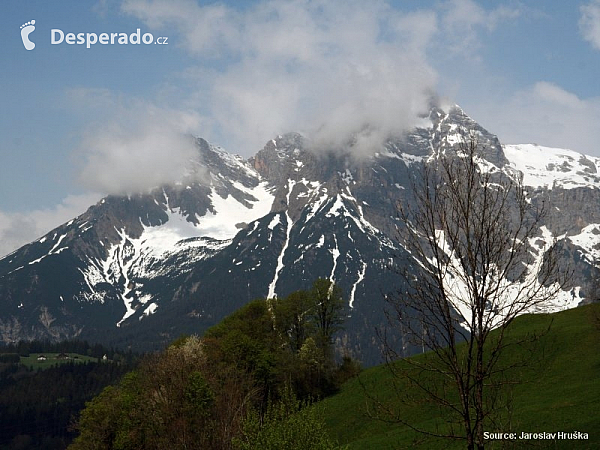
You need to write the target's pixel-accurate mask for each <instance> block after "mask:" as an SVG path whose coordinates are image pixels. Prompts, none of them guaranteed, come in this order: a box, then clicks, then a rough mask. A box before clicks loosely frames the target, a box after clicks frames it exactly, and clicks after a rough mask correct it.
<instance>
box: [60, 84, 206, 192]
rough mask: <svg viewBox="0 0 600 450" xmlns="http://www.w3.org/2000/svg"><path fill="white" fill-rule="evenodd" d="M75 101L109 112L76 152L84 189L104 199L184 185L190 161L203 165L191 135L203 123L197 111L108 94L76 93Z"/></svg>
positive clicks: (84, 90) (99, 91)
mask: <svg viewBox="0 0 600 450" xmlns="http://www.w3.org/2000/svg"><path fill="white" fill-rule="evenodd" d="M70 96H71V100H72V102H74V103H76V104H77V103H79V102H81V103H85V104H93V105H95V106H94V108H96V110H97V111H109V112H110V116H105V117H101V118H100V119H99V120H97V121H96V122H95V123H93V124H92V125H90V127H89V129H87V130H86V131H85V133H84V136H83V138H82V142H81V144H80V146H79V148H78V150H77V152H76V158H77V159H78V161H79V164H80V166H81V171H80V177H79V179H80V182H81V184H82V185H83V186H84V187H86V188H88V189H91V190H94V191H96V192H102V193H105V194H128V193H136V192H144V191H147V190H149V189H151V188H154V187H157V186H160V185H161V184H164V183H173V182H176V181H179V180H181V179H182V178H183V177H184V176H185V175H186V174H187V173H188V172H189V168H190V161H192V160H195V161H197V160H198V152H197V148H196V146H195V145H194V143H193V139H192V136H191V134H193V133H194V132H196V131H197V129H198V127H199V126H200V124H201V120H200V118H199V116H198V114H197V113H196V112H194V111H181V110H172V109H168V108H164V107H158V106H156V105H154V104H152V103H150V102H147V101H140V100H136V99H131V98H120V97H119V96H116V95H114V94H113V93H111V92H110V91H107V90H103V89H82V88H79V89H73V90H71V91H70ZM99 114H100V113H99ZM104 114H106V113H104Z"/></svg>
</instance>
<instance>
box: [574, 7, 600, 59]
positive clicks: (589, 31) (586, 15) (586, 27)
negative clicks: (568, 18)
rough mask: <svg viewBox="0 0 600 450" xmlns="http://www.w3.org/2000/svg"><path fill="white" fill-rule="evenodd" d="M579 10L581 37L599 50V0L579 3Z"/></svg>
mask: <svg viewBox="0 0 600 450" xmlns="http://www.w3.org/2000/svg"><path fill="white" fill-rule="evenodd" d="M579 10H580V12H581V18H580V19H579V30H580V32H581V34H582V35H583V38H584V39H585V40H586V41H588V42H590V43H591V44H592V46H593V47H594V48H595V49H597V50H600V0H594V1H592V2H590V3H588V4H585V5H581V6H580V8H579Z"/></svg>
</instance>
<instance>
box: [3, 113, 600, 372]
mask: <svg viewBox="0 0 600 450" xmlns="http://www.w3.org/2000/svg"><path fill="white" fill-rule="evenodd" d="M429 120H430V122H431V126H430V127H421V128H415V129H414V130H412V131H411V132H410V133H407V134H406V135H405V136H403V137H402V138H397V139H393V140H390V141H388V142H387V143H386V144H385V145H384V146H382V148H380V149H377V150H378V151H377V152H374V153H373V155H372V156H370V157H367V158H365V157H363V158H356V157H353V156H352V153H351V150H352V149H351V148H348V149H344V150H343V151H342V152H339V151H320V152H319V151H315V150H314V149H311V143H310V142H309V140H308V139H307V138H305V137H303V136H302V135H300V134H298V133H288V134H286V135H282V136H278V137H276V138H275V139H272V140H270V141H269V142H267V144H266V145H265V147H264V148H263V149H262V150H260V151H258V152H257V153H256V154H255V155H254V156H253V157H251V158H249V159H247V160H245V159H243V158H241V157H239V156H236V155H232V154H229V153H227V152H226V151H224V150H223V149H221V148H219V147H216V146H213V145H211V144H209V143H208V142H207V141H205V140H204V139H201V138H196V139H195V141H194V142H195V145H196V146H197V148H198V155H199V158H198V161H195V162H193V163H192V167H191V169H190V171H189V173H188V174H187V177H184V178H183V179H182V180H181V181H180V182H178V183H177V184H173V185H165V186H161V187H158V188H156V189H154V190H152V191H151V192H150V193H146V194H136V195H130V196H115V195H113V196H108V197H105V198H103V199H102V200H100V201H99V202H98V203H97V204H96V205H93V206H91V207H90V208H89V209H88V210H87V211H86V212H85V213H84V214H82V215H80V216H78V217H77V218H75V219H73V220H71V221H69V222H67V223H65V224H63V225H61V226H59V227H57V228H56V229H55V230H52V231H51V232H49V233H47V234H46V235H45V236H43V237H42V238H40V239H38V240H36V241H34V242H32V243H30V244H27V245H25V246H24V247H22V248H20V249H18V250H17V251H15V252H13V253H12V254H10V255H7V256H6V257H4V258H2V259H0V339H1V340H2V341H4V342H12V341H15V340H18V339H34V338H37V339H40V338H51V339H64V338H73V337H79V338H86V339H90V340H98V341H100V342H103V343H107V344H124V345H133V346H136V347H137V348H139V347H140V346H141V347H142V348H157V347H160V346H163V345H165V344H166V343H167V342H168V341H169V340H170V339H174V338H176V337H177V336H178V335H179V334H181V333H189V332H197V333H201V332H202V330H203V329H206V328H207V327H208V326H210V325H212V324H214V323H216V322H217V321H218V320H219V319H220V318H222V317H223V316H224V315H226V314H228V313H231V312H233V310H235V309H237V308H239V307H240V306H242V305H243V304H245V303H246V302H247V301H249V300H252V299H253V298H257V297H267V296H269V297H275V296H279V297H282V296H286V295H288V294H289V293H291V292H292V291H294V290H298V289H305V288H307V286H310V284H311V283H312V282H313V281H314V280H315V279H316V278H319V277H323V278H329V279H332V280H334V281H335V282H336V283H338V284H339V285H340V286H341V287H342V289H343V290H344V291H345V296H346V298H347V299H348V316H349V317H348V321H347V326H346V331H345V332H343V333H341V334H340V335H339V338H338V346H339V348H340V351H343V352H348V353H351V354H353V355H357V356H359V357H360V358H361V359H363V360H364V361H368V362H369V363H374V362H377V357H376V353H377V352H378V348H379V346H378V343H377V340H376V338H375V332H374V329H375V328H385V326H386V323H385V315H384V314H383V310H384V308H385V300H384V296H385V295H386V294H387V293H391V292H395V291H396V290H397V289H398V287H399V285H398V280H396V279H395V277H394V274H393V272H392V271H390V270H389V266H390V264H391V263H393V262H394V261H396V262H397V261H400V263H401V264H411V261H410V256H409V255H408V254H407V253H406V251H405V250H404V249H403V247H402V243H401V242H399V241H398V234H397V231H396V230H397V228H396V227H397V226H398V217H397V214H396V208H397V205H398V204H401V203H402V202H406V201H408V200H407V199H408V196H407V192H408V191H409V190H410V189H411V186H412V185H411V180H412V177H413V175H414V170H416V168H417V167H418V166H419V165H420V164H422V163H423V162H424V161H426V160H427V158H429V157H430V156H431V155H432V152H434V151H439V152H446V151H456V148H457V146H458V144H459V143H460V142H461V139H462V138H463V137H464V136H465V133H466V132H467V131H470V132H474V133H476V135H477V137H478V140H479V141H480V142H481V144H482V145H483V146H485V148H486V150H485V153H484V158H485V161H486V164H489V165H491V166H493V167H494V168H495V169H494V170H498V171H499V173H504V172H503V171H515V170H517V171H523V170H525V172H524V175H523V180H524V185H525V189H526V190H527V192H528V195H530V196H531V198H532V199H534V200H535V199H542V198H543V199H549V200H550V201H551V202H552V204H553V205H554V208H558V211H557V210H556V209H553V208H551V211H550V212H549V218H548V220H546V221H545V222H544V223H543V224H542V225H544V226H546V229H542V228H541V229H540V232H539V236H540V239H541V241H540V242H545V240H544V239H548V236H547V233H550V234H551V235H552V236H554V237H561V242H562V243H563V246H564V253H565V255H566V256H565V259H568V260H573V261H574V263H575V267H576V268H577V271H578V274H577V276H576V277H575V278H576V279H575V280H574V282H575V286H576V287H575V288H574V290H573V291H572V292H568V293H564V295H563V298H562V300H561V301H560V302H559V303H557V305H558V306H557V305H555V307H557V308H565V307H573V306H575V305H576V304H578V303H580V302H582V301H586V297H590V295H591V294H587V295H586V290H587V291H590V288H589V287H588V285H589V280H591V279H592V278H593V277H594V276H595V273H596V270H597V269H595V267H594V261H595V260H596V259H597V256H599V255H598V245H597V244H596V243H595V240H594V239H595V236H596V233H599V234H600V225H597V224H600V211H598V208H594V207H593V204H594V200H595V204H598V194H599V192H600V191H599V190H598V188H600V178H599V177H598V176H597V175H596V174H597V173H598V167H600V159H596V158H591V157H587V156H584V155H580V156H577V155H578V154H575V153H574V152H570V151H566V150H563V151H559V150H556V151H555V152H553V157H552V158H553V159H552V162H551V164H552V167H551V169H552V170H549V169H548V170H544V168H543V167H542V166H541V165H540V164H541V163H540V161H539V158H538V159H536V160H535V161H537V162H536V163H535V164H534V163H532V162H531V159H532V158H529V159H528V158H525V157H521V158H519V155H522V153H523V151H528V150H531V149H532V148H534V147H528V146H526V145H522V146H521V147H519V146H502V144H501V143H500V142H499V140H498V139H497V137H496V136H495V135H493V134H491V133H489V132H487V131H486V130H485V129H483V128H482V127H481V126H479V125H478V124H477V123H476V122H474V121H473V120H472V119H471V118H470V117H468V116H467V115H466V114H465V113H464V112H463V111H462V109H460V108H458V107H454V108H452V109H450V110H449V111H448V112H444V111H442V110H441V109H439V108H433V109H432V110H431V113H430V115H429ZM506 153H508V154H509V156H510V158H508V157H507V156H506ZM511 158H512V159H511ZM536 164H537V165H536ZM491 166H490V167H491ZM546 172H547V173H546ZM507 173H508V172H507ZM549 174H550V175H552V176H554V180H558V179H560V180H562V181H560V182H558V183H557V182H553V183H552V185H551V186H550V184H548V183H546V184H540V183H541V181H540V180H542V181H543V180H549V179H550V178H549V177H550V175H549ZM543 177H545V178H543ZM561 177H562V178H561ZM532 180H533V181H532ZM569 180H574V181H573V182H569ZM536 183H537V184H536ZM565 186H568V188H566V187H565ZM535 201H537V200H535ZM582 203H583V204H582ZM574 205H578V207H577V208H575V207H574ZM571 210H572V211H573V214H574V215H575V219H574V220H572V221H571V220H569V217H568V216H569V215H568V214H567V212H568V211H571ZM546 230H547V231H546ZM544 233H546V235H545V234H544ZM533 247H534V245H532V251H533V250H535V251H539V250H540V249H542V247H541V244H540V247H539V248H537V249H535V248H533ZM587 300H589V298H588V299H587ZM140 340H142V341H143V342H136V341H140ZM377 356H378V355H377Z"/></svg>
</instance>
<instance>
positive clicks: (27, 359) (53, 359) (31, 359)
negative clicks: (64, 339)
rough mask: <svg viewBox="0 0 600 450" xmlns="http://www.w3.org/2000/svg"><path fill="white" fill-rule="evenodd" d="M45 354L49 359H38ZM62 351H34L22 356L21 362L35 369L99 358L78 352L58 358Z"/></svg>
mask: <svg viewBox="0 0 600 450" xmlns="http://www.w3.org/2000/svg"><path fill="white" fill-rule="evenodd" d="M42 354H43V355H44V356H45V357H46V358H47V359H46V360H45V361H38V359H37V358H38V356H39V355H42ZM59 354H60V353H39V354H38V353H32V354H31V355H29V356H21V364H23V365H25V366H27V367H33V369H34V370H37V369H48V368H50V367H53V366H55V365H57V364H66V363H70V362H73V363H75V364H78V363H86V362H89V361H91V362H96V361H98V358H92V357H91V356H86V355H79V354H77V353H66V355H67V356H69V358H70V359H57V357H58V355H59Z"/></svg>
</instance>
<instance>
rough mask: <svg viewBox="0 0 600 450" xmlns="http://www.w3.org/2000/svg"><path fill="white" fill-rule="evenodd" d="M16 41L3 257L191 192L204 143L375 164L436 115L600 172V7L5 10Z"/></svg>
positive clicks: (591, 1)
mask: <svg viewBox="0 0 600 450" xmlns="http://www.w3.org/2000/svg"><path fill="white" fill-rule="evenodd" d="M138 30H139V32H138ZM0 39H1V42H2V44H1V45H0V64H1V70H0V86H1V88H0V104H1V105H2V107H1V108H0V255H4V254H7V253H9V252H11V251H13V250H15V249H16V248H18V247H19V246H21V245H23V244H25V243H27V242H30V241H32V240H34V239H37V238H38V237H40V236H42V235H43V234H45V233H46V232H48V231H49V230H51V229H52V228H54V227H56V226H58V225H60V224H61V223H64V222H66V221H68V220H69V219H71V218H73V217H75V216H77V215H79V214H81V213H83V212H84V211H85V210H86V209H87V208H88V207H89V206H91V205H92V204H94V203H95V202H97V201H98V200H99V199H100V198H102V196H104V195H107V194H122V193H133V192H141V191H145V190H147V189H149V188H151V187H153V186H157V185H159V184H161V183H163V182H169V181H173V180H176V179H177V177H178V176H180V175H181V173H182V171H183V168H184V167H185V164H186V161H188V160H189V158H191V157H192V156H193V154H194V153H193V152H194V148H193V146H192V145H191V144H190V140H189V139H188V138H187V136H189V135H190V134H192V135H195V136H200V137H204V138H206V139H207V140H209V141H210V142H212V143H213V144H216V145H220V146H222V147H223V148H225V149H226V150H228V151H229V152H232V153H236V154H240V155H242V156H244V157H250V156H252V155H254V154H255V153H256V152H257V151H258V150H260V149H261V148H262V147H263V146H264V144H265V143H266V142H267V141H268V140H270V139H271V138H273V137H275V136H276V135H278V134H282V133H285V132H288V131H299V132H302V133H305V134H306V135H308V136H310V137H311V138H312V139H313V140H314V141H315V142H317V143H319V144H320V145H321V146H324V147H335V146H340V145H343V144H344V142H347V140H348V137H349V136H353V137H355V139H356V142H357V144H356V145H355V151H356V152H357V153H358V154H362V155H364V154H369V152H372V151H373V149H374V148H376V147H377V145H378V144H380V143H381V142H382V141H383V140H384V139H385V137H387V136H389V135H390V134H394V133H401V132H402V131H403V130H405V129H408V128H410V127H411V126H414V124H415V123H417V121H418V117H419V115H421V114H422V113H423V112H425V111H427V109H428V108H429V105H430V104H431V99H432V98H435V99H437V101H439V102H440V104H442V105H452V104H458V105H460V106H461V107H462V108H463V110H464V111H465V112H466V113H467V114H468V115H469V116H471V117H472V118H473V119H475V120H476V121H477V122H479V123H480V124H481V125H482V126H483V127H485V128H486V129H487V130H488V131H490V132H492V133H494V134H496V135H498V137H499V138H500V140H501V142H502V143H504V144H514V143H537V144H540V145H545V146H549V147H560V148H569V149H572V150H575V151H578V152H581V153H584V154H589V155H594V156H600V144H598V141H597V139H596V134H597V133H596V132H597V130H598V129H599V127H598V123H599V117H600V82H599V81H598V80H600V0H583V1H569V2H565V1H562V0H546V1H543V2H540V1H537V0H531V1H526V0H523V1H517V0H506V1H493V0H490V1H483V0H480V1H475V0H432V1H428V0H396V1H392V0H373V1H368V2H365V1H364V0H361V1H356V0H266V1H265V0H257V1H218V2H215V1H201V0H92V1H80V0H64V1H59V0H57V1H53V2H48V1H47V0H3V1H2V2H1V4H0ZM28 48H29V49H28Z"/></svg>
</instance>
